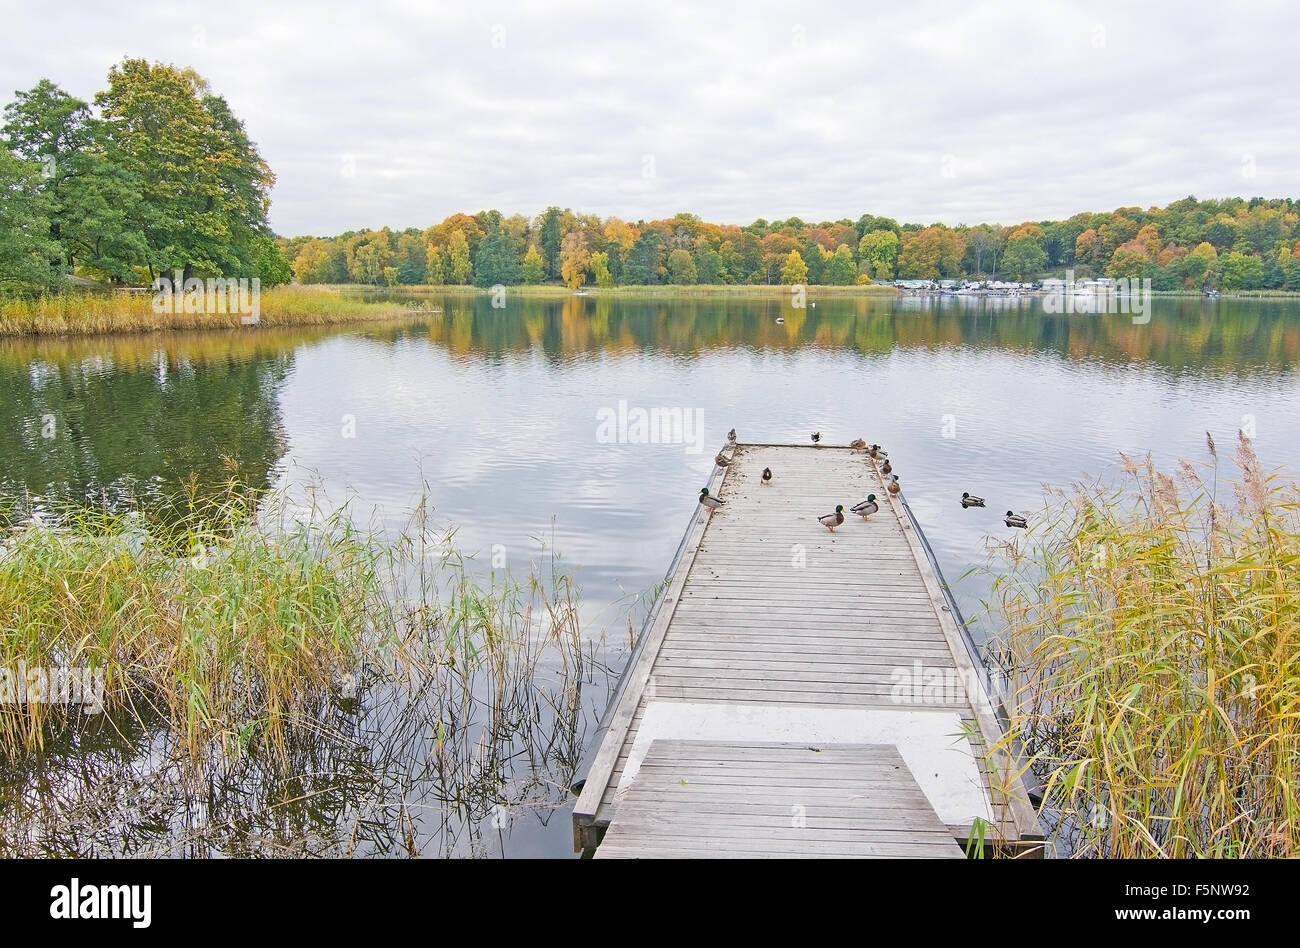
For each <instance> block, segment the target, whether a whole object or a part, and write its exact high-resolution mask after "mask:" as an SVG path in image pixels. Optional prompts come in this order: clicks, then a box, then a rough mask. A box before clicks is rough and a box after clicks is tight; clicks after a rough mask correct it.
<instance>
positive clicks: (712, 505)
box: [700, 487, 726, 511]
mask: <svg viewBox="0 0 1300 948" xmlns="http://www.w3.org/2000/svg"><path fill="white" fill-rule="evenodd" d="M725 503H726V501H725V500H723V499H722V498H721V497H714V496H713V495H712V494H710V493H709V489H708V488H707V487H701V488H700V505H701V506H703V507H707V508H708V509H709V510H710V511H713V510H717V509H718V508H719V507H721V506H722V505H723V504H725Z"/></svg>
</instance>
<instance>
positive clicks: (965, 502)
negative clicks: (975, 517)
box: [961, 491, 984, 507]
mask: <svg viewBox="0 0 1300 948" xmlns="http://www.w3.org/2000/svg"><path fill="white" fill-rule="evenodd" d="M961 505H962V506H963V507H983V506H984V498H983V497H976V496H975V495H974V494H968V493H966V492H965V491H962V492H961Z"/></svg>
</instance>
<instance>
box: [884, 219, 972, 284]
mask: <svg viewBox="0 0 1300 948" xmlns="http://www.w3.org/2000/svg"><path fill="white" fill-rule="evenodd" d="M965 252H966V241H965V238H963V237H962V235H961V234H960V233H959V232H958V231H955V230H950V229H949V228H947V227H943V226H940V225H937V224H936V225H934V226H932V227H926V228H924V229H922V230H918V231H913V232H911V233H908V232H904V234H903V240H902V247H901V249H900V250H899V253H898V275H899V276H900V277H903V278H904V279H909V280H938V279H940V278H941V277H955V276H959V275H960V274H961V259H962V257H963V256H964V254H965Z"/></svg>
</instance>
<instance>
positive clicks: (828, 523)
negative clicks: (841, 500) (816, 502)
mask: <svg viewBox="0 0 1300 948" xmlns="http://www.w3.org/2000/svg"><path fill="white" fill-rule="evenodd" d="M817 522H818V523H820V524H821V525H822V526H823V527H825V528H826V529H827V530H829V531H830V532H831V533H834V532H835V528H836V527H838V526H839V525H840V524H842V523H843V522H844V505H843V504H836V505H835V513H829V514H824V515H822V516H820V517H818V518H817Z"/></svg>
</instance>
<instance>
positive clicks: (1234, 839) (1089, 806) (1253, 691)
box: [990, 435, 1300, 858]
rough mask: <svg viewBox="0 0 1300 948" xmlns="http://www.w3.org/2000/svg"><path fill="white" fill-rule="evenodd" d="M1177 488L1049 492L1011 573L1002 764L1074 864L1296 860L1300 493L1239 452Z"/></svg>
mask: <svg viewBox="0 0 1300 948" xmlns="http://www.w3.org/2000/svg"><path fill="white" fill-rule="evenodd" d="M1207 444H1208V447H1209V452H1210V460H1209V461H1208V462H1207V463H1205V464H1202V465H1198V466H1194V465H1192V464H1191V463H1188V462H1183V463H1182V464H1181V465H1180V467H1179V470H1178V472H1177V474H1176V475H1174V476H1171V475H1169V474H1166V473H1163V472H1160V471H1157V470H1155V469H1154V467H1153V465H1152V464H1151V462H1150V460H1149V459H1148V460H1146V461H1145V462H1137V463H1135V462H1133V461H1130V460H1129V459H1127V458H1125V459H1124V463H1125V470H1126V471H1127V475H1126V476H1127V477H1128V478H1131V480H1127V481H1126V482H1125V483H1124V485H1123V486H1121V487H1120V488H1118V489H1112V488H1105V487H1103V486H1101V485H1099V484H1092V485H1076V486H1075V487H1074V488H1073V489H1072V490H1069V491H1058V492H1055V494H1054V497H1053V499H1052V501H1051V502H1050V503H1049V505H1048V510H1047V513H1046V514H1045V516H1044V517H1043V518H1042V526H1041V527H1039V528H1038V529H1036V530H1034V531H1032V532H1031V534H1030V535H1029V537H1028V538H1027V540H1026V541H1025V542H1024V545H1023V546H1022V545H1019V544H1012V545H1009V546H1007V547H1005V548H1004V549H1003V550H1002V551H1001V554H1000V555H999V557H998V561H999V562H998V568H997V570H996V572H997V573H998V576H997V578H996V579H995V580H994V583H993V593H994V595H993V599H992V605H991V608H992V611H993V613H994V618H995V621H996V624H997V625H999V626H1000V627H1001V628H1003V629H1004V631H1003V633H1002V634H1001V635H999V636H997V637H995V639H994V640H993V642H992V643H991V649H990V653H991V654H992V655H995V656H997V658H998V661H999V663H1000V664H1001V665H1002V666H1003V672H1004V673H1005V675H1006V681H1007V682H1008V683H1009V684H1008V688H1007V692H1008V699H1009V700H1008V701H1007V702H1006V705H1007V707H1008V709H1009V712H1010V716H1011V727H1010V728H1009V732H1008V734H1009V736H1008V742H1007V743H1008V746H1011V745H1013V744H1015V745H1018V746H1019V747H1020V749H1021V750H1022V752H1023V756H1024V759H1026V760H1027V763H1028V766H1029V767H1030V768H1032V770H1033V772H1034V774H1035V776H1036V777H1037V779H1038V780H1039V781H1040V783H1041V787H1042V790H1043V793H1044V805H1043V816H1044V817H1045V819H1046V822H1047V823H1048V824H1049V825H1050V826H1051V827H1052V828H1053V829H1054V831H1055V834H1056V837H1057V841H1058V845H1059V847H1060V848H1061V849H1062V850H1064V851H1065V852H1067V853H1069V854H1071V855H1078V856H1102V857H1171V858H1183V857H1278V856H1296V855H1298V854H1300V777H1298V775H1300V573H1298V572H1297V565H1298V564H1300V492H1298V491H1297V488H1296V485H1294V484H1289V483H1285V482H1283V481H1281V480H1280V479H1279V478H1277V477H1276V476H1266V475H1265V474H1264V472H1263V471H1262V470H1261V467H1260V464H1259V460H1258V458H1257V457H1256V455H1255V453H1254V451H1253V449H1252V447H1251V444H1250V442H1249V441H1248V440H1247V439H1246V438H1245V437H1244V436H1242V437H1240V439H1239V442H1238V445H1237V447H1236V451H1235V454H1234V458H1233V460H1234V461H1235V463H1236V465H1237V466H1238V468H1239V469H1240V476H1239V478H1238V479H1237V480H1236V482H1235V483H1234V487H1233V492H1234V495H1235V503H1232V504H1227V505H1224V504H1221V503H1218V502H1216V501H1215V499H1214V498H1215V496H1216V493H1215V488H1216V486H1217V484H1218V475H1219V459H1218V450H1217V447H1216V446H1215V444H1214V441H1213V439H1212V438H1209V436H1208V435H1207Z"/></svg>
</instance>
